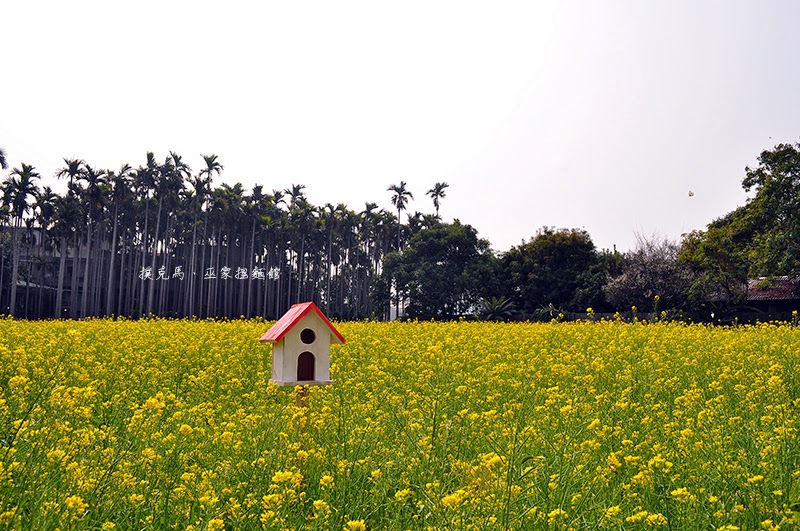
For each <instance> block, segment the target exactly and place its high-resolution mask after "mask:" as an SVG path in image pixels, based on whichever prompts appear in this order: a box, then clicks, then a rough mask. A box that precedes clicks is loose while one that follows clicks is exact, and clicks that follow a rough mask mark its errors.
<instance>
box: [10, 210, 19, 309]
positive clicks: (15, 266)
mask: <svg viewBox="0 0 800 531" xmlns="http://www.w3.org/2000/svg"><path fill="white" fill-rule="evenodd" d="M20 221H21V218H15V219H14V234H13V236H12V239H11V242H12V243H11V245H12V256H11V302H10V303H9V310H8V313H9V314H10V315H14V314H15V313H16V309H17V275H18V274H19V226H20Z"/></svg>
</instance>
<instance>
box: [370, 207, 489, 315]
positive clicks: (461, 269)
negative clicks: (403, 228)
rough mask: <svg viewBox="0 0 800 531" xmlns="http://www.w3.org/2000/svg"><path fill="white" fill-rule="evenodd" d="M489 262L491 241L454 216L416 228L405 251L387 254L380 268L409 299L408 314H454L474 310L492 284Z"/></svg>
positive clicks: (400, 292)
mask: <svg viewBox="0 0 800 531" xmlns="http://www.w3.org/2000/svg"><path fill="white" fill-rule="evenodd" d="M493 265H494V256H493V255H492V252H491V250H490V248H489V242H488V241H486V240H482V239H480V238H478V232H477V231H476V230H475V229H474V228H473V227H471V226H469V225H463V224H461V223H460V222H459V221H458V220H455V221H454V222H453V223H451V224H446V223H437V224H435V225H434V226H432V227H431V228H428V229H424V230H421V231H419V232H418V233H416V234H415V235H414V236H412V237H411V239H410V240H409V242H408V245H407V246H406V248H405V249H404V250H403V251H401V252H399V253H390V254H389V255H387V257H386V263H385V266H384V274H385V275H387V276H388V277H389V278H394V279H395V282H396V286H397V293H398V295H399V296H400V297H402V298H405V299H406V300H407V302H408V304H407V306H406V308H405V315H406V316H407V317H410V318H418V319H431V318H435V319H452V318H455V317H459V316H463V315H466V314H474V313H475V312H476V311H477V309H478V304H479V303H480V300H481V297H483V296H485V295H486V294H487V293H488V291H489V290H490V286H491V284H492V279H493V276H494V275H493V274H494V271H493Z"/></svg>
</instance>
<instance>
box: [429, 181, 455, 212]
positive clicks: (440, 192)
mask: <svg viewBox="0 0 800 531" xmlns="http://www.w3.org/2000/svg"><path fill="white" fill-rule="evenodd" d="M449 186H450V185H449V184H447V183H436V184H434V185H433V188H431V189H430V190H428V191H427V192H425V193H426V195H429V196H431V199H433V206H434V208H436V217H437V218H438V217H439V205H440V204H441V200H442V199H444V196H445V193H444V190H445V188H448V187H449Z"/></svg>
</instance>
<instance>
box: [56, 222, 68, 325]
mask: <svg viewBox="0 0 800 531" xmlns="http://www.w3.org/2000/svg"><path fill="white" fill-rule="evenodd" d="M59 248H60V249H61V251H60V252H61V256H60V257H59V262H58V287H57V288H56V289H57V291H56V307H55V309H54V310H53V317H54V318H56V319H60V318H61V317H63V315H62V314H63V313H64V312H63V311H62V309H61V306H62V305H63V301H64V270H65V269H66V268H67V238H66V236H61V241H60V245H59Z"/></svg>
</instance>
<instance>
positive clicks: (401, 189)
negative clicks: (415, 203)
mask: <svg viewBox="0 0 800 531" xmlns="http://www.w3.org/2000/svg"><path fill="white" fill-rule="evenodd" d="M386 190H387V191H389V192H392V204H393V205H394V206H395V207H396V208H397V250H398V251H399V250H400V230H401V228H402V223H401V221H400V214H401V213H402V212H403V210H405V209H406V205H408V201H409V199H414V195H413V194H412V193H411V192H410V191H409V190H408V189H407V188H406V182H405V181H400V184H399V185H398V184H393V185H391V186H390V187H389V188H387V189H386Z"/></svg>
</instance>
